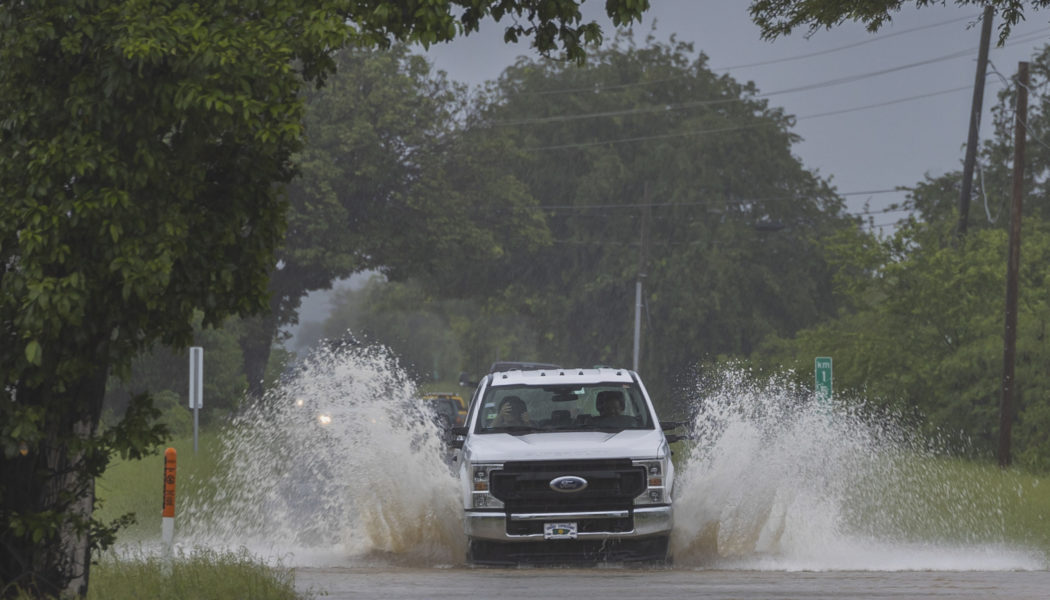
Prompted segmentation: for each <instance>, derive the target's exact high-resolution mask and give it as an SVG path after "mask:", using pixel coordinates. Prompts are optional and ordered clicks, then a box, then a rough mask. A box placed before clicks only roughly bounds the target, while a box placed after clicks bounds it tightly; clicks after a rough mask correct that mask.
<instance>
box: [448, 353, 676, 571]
mask: <svg viewBox="0 0 1050 600" xmlns="http://www.w3.org/2000/svg"><path fill="white" fill-rule="evenodd" d="M458 433H460V434H462V440H461V443H462V446H461V447H460V449H459V453H458V459H459V460H458V465H459V480H460V488H461V492H462V500H463V510H464V530H465V533H466V535H467V541H468V560H469V561H470V562H473V563H488V564H515V563H520V562H547V563H564V562H578V561H581V560H582V561H611V562H627V561H647V562H664V561H666V560H668V558H669V557H668V540H669V537H670V533H671V527H672V525H673V522H674V516H673V507H672V492H673V485H674V466H673V465H672V464H671V450H670V446H669V442H668V437H667V436H665V435H664V432H663V427H661V424H660V421H659V420H658V418H657V415H656V411H655V410H654V409H653V404H652V401H651V400H650V398H649V395H648V392H647V391H646V389H645V386H644V385H643V384H642V381H641V379H640V378H639V377H638V374H637V373H634V372H633V371H630V370H627V369H614V368H604V367H603V368H578V369H567V368H551V369H529V370H511V371H499V372H494V373H489V374H488V375H486V376H485V377H484V378H483V379H482V380H481V381H480V382H479V383H478V386H477V388H476V390H475V392H474V395H473V397H472V399H471V402H470V408H469V411H468V414H467V419H466V425H465V426H464V427H463V428H460V429H459V430H458ZM457 445H459V444H458V443H457Z"/></svg>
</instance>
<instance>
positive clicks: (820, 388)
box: [813, 356, 831, 407]
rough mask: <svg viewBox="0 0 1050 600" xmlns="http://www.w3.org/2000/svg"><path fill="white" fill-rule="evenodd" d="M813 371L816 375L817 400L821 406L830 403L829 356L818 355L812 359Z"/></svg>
mask: <svg viewBox="0 0 1050 600" xmlns="http://www.w3.org/2000/svg"><path fill="white" fill-rule="evenodd" d="M813 371H814V374H815V377H816V383H817V385H816V392H817V402H819V403H820V405H821V406H824V407H826V406H828V405H829V404H831V357H830V356H818V357H817V358H815V359H814V360H813Z"/></svg>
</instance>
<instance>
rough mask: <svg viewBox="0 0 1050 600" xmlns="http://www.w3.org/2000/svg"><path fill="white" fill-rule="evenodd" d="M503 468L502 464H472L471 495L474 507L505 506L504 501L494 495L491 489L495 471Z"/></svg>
mask: <svg viewBox="0 0 1050 600" xmlns="http://www.w3.org/2000/svg"><path fill="white" fill-rule="evenodd" d="M502 468H503V465H502V464H492V463H486V464H473V465H470V468H469V470H468V473H469V475H470V495H471V506H473V507H474V508H503V502H502V501H501V500H499V499H497V498H496V497H495V496H493V495H492V493H491V491H490V488H489V486H490V484H491V479H490V476H491V474H492V472H493V471H498V470H500V469H502Z"/></svg>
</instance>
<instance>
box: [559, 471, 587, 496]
mask: <svg viewBox="0 0 1050 600" xmlns="http://www.w3.org/2000/svg"><path fill="white" fill-rule="evenodd" d="M586 488H587V480H586V479H584V478H583V477H577V476H575V475H565V476H563V477H555V478H554V479H551V489H552V490H554V491H555V492H569V493H571V492H582V491H583V490H584V489H586Z"/></svg>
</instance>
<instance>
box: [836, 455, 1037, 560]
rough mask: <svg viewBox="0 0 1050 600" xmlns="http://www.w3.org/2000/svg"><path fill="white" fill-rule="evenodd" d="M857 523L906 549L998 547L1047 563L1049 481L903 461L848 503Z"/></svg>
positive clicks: (942, 461) (993, 469) (927, 460)
mask: <svg viewBox="0 0 1050 600" xmlns="http://www.w3.org/2000/svg"><path fill="white" fill-rule="evenodd" d="M847 508H848V509H849V510H850V511H852V512H853V515H854V519H851V520H853V521H854V522H855V523H863V524H864V525H865V526H866V527H868V528H870V529H871V531H870V532H871V533H879V534H882V535H884V536H885V535H889V536H890V537H895V538H898V539H903V540H908V541H916V542H923V541H948V542H957V543H964V544H973V543H1002V544H1006V545H1011V546H1020V547H1024V548H1030V549H1033V550H1038V551H1040V552H1042V553H1043V554H1044V555H1046V556H1050V522H1048V520H1050V481H1047V480H1045V478H1044V477H1041V476H1039V475H1035V474H1032V473H1027V472H1024V471H1021V470H1019V469H1000V468H999V467H998V466H996V465H994V464H990V463H984V462H974V461H970V460H964V459H958V458H931V457H921V458H920V457H914V456H912V457H908V458H905V459H903V460H901V461H899V462H898V463H897V464H896V465H893V466H892V467H890V468H887V469H885V470H882V471H880V472H877V473H874V474H873V475H872V476H870V477H869V478H867V481H866V482H865V483H864V484H863V485H859V486H857V488H856V489H855V490H854V494H853V495H852V496H851V498H849V499H848V501H847Z"/></svg>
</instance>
